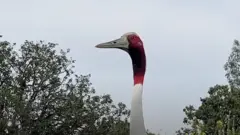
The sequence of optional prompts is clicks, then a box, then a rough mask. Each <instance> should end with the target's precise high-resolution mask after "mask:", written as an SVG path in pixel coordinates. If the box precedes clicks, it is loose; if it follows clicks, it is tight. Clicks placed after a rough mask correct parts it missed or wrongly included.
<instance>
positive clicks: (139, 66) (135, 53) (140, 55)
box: [129, 47, 146, 85]
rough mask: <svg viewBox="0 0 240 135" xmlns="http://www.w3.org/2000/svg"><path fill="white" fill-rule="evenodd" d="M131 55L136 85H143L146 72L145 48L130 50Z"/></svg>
mask: <svg viewBox="0 0 240 135" xmlns="http://www.w3.org/2000/svg"><path fill="white" fill-rule="evenodd" d="M129 55H130V57H131V59H132V66H133V79H134V85H136V84H143V82H144V75H145V71H146V55H145V51H144V48H143V47H142V48H130V49H129Z"/></svg>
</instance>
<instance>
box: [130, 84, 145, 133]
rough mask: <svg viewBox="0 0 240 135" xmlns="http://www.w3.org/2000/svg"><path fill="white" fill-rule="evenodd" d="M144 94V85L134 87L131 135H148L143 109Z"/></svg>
mask: <svg viewBox="0 0 240 135" xmlns="http://www.w3.org/2000/svg"><path fill="white" fill-rule="evenodd" d="M142 93H143V85H142V84H136V85H134V88H133V95H132V102H131V115H130V135H146V130H145V125H144V119H143V109H142Z"/></svg>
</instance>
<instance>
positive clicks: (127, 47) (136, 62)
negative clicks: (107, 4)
mask: <svg viewBox="0 0 240 135" xmlns="http://www.w3.org/2000/svg"><path fill="white" fill-rule="evenodd" d="M96 47H97V48H117V49H121V50H123V51H125V52H127V53H128V54H129V56H130V57H131V59H132V67H133V80H134V87H133V95H132V101H131V114H130V135H146V129H145V125H144V119H143V109H142V93H143V82H144V75H145V71H146V55H145V51H144V47H143V42H142V40H141V38H140V37H139V36H138V35H137V33H135V32H128V33H126V34H124V35H122V36H121V37H120V38H118V39H115V40H112V41H109V42H105V43H101V44H98V45H96Z"/></svg>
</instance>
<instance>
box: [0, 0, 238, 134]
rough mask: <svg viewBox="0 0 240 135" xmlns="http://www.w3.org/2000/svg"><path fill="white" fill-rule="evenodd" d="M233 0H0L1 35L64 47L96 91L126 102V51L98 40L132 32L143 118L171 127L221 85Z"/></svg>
mask: <svg viewBox="0 0 240 135" xmlns="http://www.w3.org/2000/svg"><path fill="white" fill-rule="evenodd" d="M239 5H240V1H238V0H228V1H227V0H211V1H209V0H201V1H193V0H181V1H180V0H165V1H163V0H148V1H147V0H121V1H113V0H101V1H100V0H68V1H66V0H51V1H50V0H41V1H40V0H38V1H37V0H21V1H19V0H8V1H6V0H0V34H2V35H3V36H4V37H3V39H4V40H8V41H11V42H15V43H17V44H19V45H20V44H22V43H23V42H24V40H32V41H39V40H44V41H47V42H54V43H58V44H59V47H60V48H62V49H67V48H70V49H71V52H70V56H71V57H73V59H75V60H76V63H75V65H76V68H75V71H76V72H77V73H78V74H83V75H86V74H91V82H92V83H93V86H94V88H95V89H96V91H97V93H99V94H111V96H112V98H113V100H114V101H115V102H123V103H125V104H127V106H128V107H130V102H131V94H132V92H131V91H132V89H133V78H132V65H131V60H130V57H129V56H128V55H127V54H126V53H124V52H122V51H121V50H117V49H116V50H113V49H111V50H106V49H104V50H103V49H97V48H95V47H94V46H95V45H96V44H98V43H102V42H105V41H109V40H112V39H115V38H118V37H120V36H121V35H122V34H124V33H126V32H136V33H138V34H139V35H140V37H141V38H142V40H143V42H144V47H145V51H146V55H147V71H146V76H145V82H144V93H143V108H144V119H145V125H146V127H147V128H148V129H150V130H152V131H154V132H160V131H161V133H166V134H174V132H175V131H176V130H177V129H179V128H180V127H181V126H183V124H182V120H183V118H184V113H183V111H182V110H183V108H184V107H185V106H186V105H189V104H192V105H194V106H195V107H198V106H199V105H200V101H199V99H200V97H204V96H206V95H207V91H208V89H209V87H211V86H214V85H216V84H226V83H227V80H226V78H225V76H224V75H225V72H224V69H223V65H224V63H225V62H226V60H227V58H228V55H229V53H230V51H231V45H232V43H233V40H234V39H240V25H239V24H240V14H239Z"/></svg>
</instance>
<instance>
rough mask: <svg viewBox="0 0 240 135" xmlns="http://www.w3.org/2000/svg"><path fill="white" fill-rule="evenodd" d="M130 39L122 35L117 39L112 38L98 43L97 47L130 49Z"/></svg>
mask: <svg viewBox="0 0 240 135" xmlns="http://www.w3.org/2000/svg"><path fill="white" fill-rule="evenodd" d="M128 45H129V43H128V41H127V39H125V38H124V37H121V38H119V39H116V40H112V41H109V42H105V43H101V44H98V45H96V46H95V47H97V48H122V49H128Z"/></svg>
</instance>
